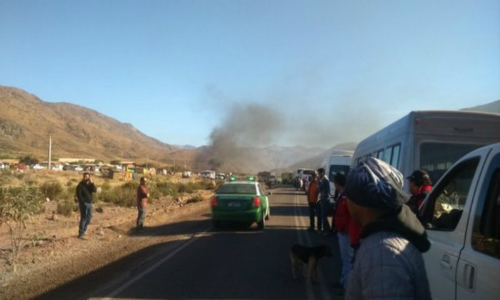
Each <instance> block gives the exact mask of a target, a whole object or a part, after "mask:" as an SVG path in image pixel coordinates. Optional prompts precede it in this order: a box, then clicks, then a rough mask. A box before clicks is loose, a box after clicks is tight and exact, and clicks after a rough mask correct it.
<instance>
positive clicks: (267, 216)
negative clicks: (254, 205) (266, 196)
mask: <svg viewBox="0 0 500 300" xmlns="http://www.w3.org/2000/svg"><path fill="white" fill-rule="evenodd" d="M270 217H271V210H270V209H268V211H267V215H266V221H268V220H269V218H270Z"/></svg>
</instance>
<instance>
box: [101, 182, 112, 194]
mask: <svg viewBox="0 0 500 300" xmlns="http://www.w3.org/2000/svg"><path fill="white" fill-rule="evenodd" d="M110 189H111V184H109V180H107V179H106V180H104V182H103V184H102V185H101V190H102V191H103V192H105V191H109V190H110Z"/></svg>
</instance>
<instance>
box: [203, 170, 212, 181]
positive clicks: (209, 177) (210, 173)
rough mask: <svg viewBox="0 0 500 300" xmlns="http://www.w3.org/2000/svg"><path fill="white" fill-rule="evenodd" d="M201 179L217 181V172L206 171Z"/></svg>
mask: <svg viewBox="0 0 500 300" xmlns="http://www.w3.org/2000/svg"><path fill="white" fill-rule="evenodd" d="M201 177H202V178H205V179H215V171H211V170H205V171H203V172H201Z"/></svg>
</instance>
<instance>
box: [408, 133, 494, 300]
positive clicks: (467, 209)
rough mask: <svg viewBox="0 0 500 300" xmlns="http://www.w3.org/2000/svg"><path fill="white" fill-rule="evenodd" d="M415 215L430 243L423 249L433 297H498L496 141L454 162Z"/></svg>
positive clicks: (437, 299) (436, 298)
mask: <svg viewBox="0 0 500 300" xmlns="http://www.w3.org/2000/svg"><path fill="white" fill-rule="evenodd" d="M418 217H419V219H420V220H421V222H422V223H423V224H424V226H425V227H426V230H427V235H428V238H429V240H430V241H431V244H432V246H431V248H430V250H429V251H427V252H426V253H424V254H423V258H424V262H425V267H426V270H427V276H428V279H429V284H430V289H431V295H432V298H433V299H435V300H439V299H458V300H460V299H482V300H483V299H498V295H499V293H500V287H499V284H498V276H499V275H500V143H495V144H492V145H489V146H486V147H482V148H479V149H477V150H475V151H473V152H470V153H469V154H467V155H465V156H464V157H462V158H460V159H459V160H458V161H457V162H456V163H455V164H453V165H452V166H451V167H450V168H449V169H448V170H447V171H446V172H445V174H444V175H443V176H442V177H441V179H439V181H438V182H437V184H436V185H435V186H434V188H433V189H432V191H431V192H430V193H429V195H428V196H427V197H426V199H425V200H424V202H423V203H422V204H421V206H420V208H419V211H418Z"/></svg>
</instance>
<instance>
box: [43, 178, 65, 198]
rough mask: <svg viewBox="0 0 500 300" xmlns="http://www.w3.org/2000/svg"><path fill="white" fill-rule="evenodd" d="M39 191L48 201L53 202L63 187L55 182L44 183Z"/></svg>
mask: <svg viewBox="0 0 500 300" xmlns="http://www.w3.org/2000/svg"><path fill="white" fill-rule="evenodd" d="M40 191H41V192H42V193H43V194H44V195H45V197H47V198H49V199H50V200H55V199H57V198H58V197H59V195H60V194H61V193H62V191H63V187H62V185H61V184H60V183H59V182H57V181H53V182H44V183H43V184H42V186H41V187H40Z"/></svg>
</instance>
